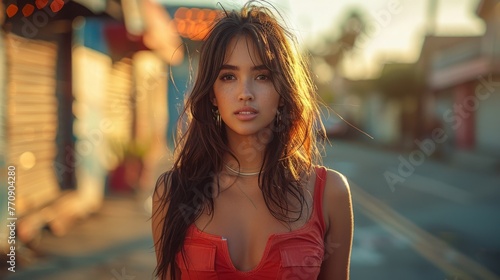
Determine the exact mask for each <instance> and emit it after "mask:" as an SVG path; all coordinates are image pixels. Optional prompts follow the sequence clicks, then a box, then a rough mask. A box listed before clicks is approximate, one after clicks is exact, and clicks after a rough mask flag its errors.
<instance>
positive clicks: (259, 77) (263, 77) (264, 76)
mask: <svg viewBox="0 0 500 280" xmlns="http://www.w3.org/2000/svg"><path fill="white" fill-rule="evenodd" d="M255 79H256V80H261V81H267V80H270V79H271V75H269V74H259V75H257V77H256V78H255Z"/></svg>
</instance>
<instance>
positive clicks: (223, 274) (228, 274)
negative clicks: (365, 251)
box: [176, 167, 326, 280]
mask: <svg viewBox="0 0 500 280" xmlns="http://www.w3.org/2000/svg"><path fill="white" fill-rule="evenodd" d="M325 179H326V169H325V168H324V167H323V168H316V182H315V185H314V200H313V211H312V214H311V217H310V218H309V220H308V221H307V223H306V224H305V225H303V226H302V227H301V228H299V229H297V230H293V231H290V232H285V233H275V234H271V235H270V236H269V238H268V240H267V244H266V248H265V250H264V254H263V256H262V259H261V260H260V262H259V264H258V265H257V266H256V267H255V268H254V269H252V270H250V271H239V270H238V269H236V268H235V267H234V265H233V263H232V261H231V258H230V257H229V250H228V247H227V243H226V240H225V239H223V238H222V237H221V236H219V235H214V234H209V233H206V232H203V231H201V230H199V229H198V228H197V227H196V225H195V224H194V223H193V224H192V225H191V226H190V227H189V228H188V231H187V234H186V239H185V241H184V250H185V257H186V263H185V262H184V261H183V260H182V255H181V253H178V254H177V260H176V261H177V264H178V265H179V268H180V270H181V272H182V276H181V279H182V280H195V279H196V280H198V279H199V280H239V279H242V280H243V279H259V280H276V279H301V280H309V279H311V280H312V279H317V278H318V275H319V271H320V267H321V262H322V261H323V255H324V241H323V237H324V235H325V222H324V219H323V210H322V201H323V200H322V198H323V190H324V187H325V181H326V180H325Z"/></svg>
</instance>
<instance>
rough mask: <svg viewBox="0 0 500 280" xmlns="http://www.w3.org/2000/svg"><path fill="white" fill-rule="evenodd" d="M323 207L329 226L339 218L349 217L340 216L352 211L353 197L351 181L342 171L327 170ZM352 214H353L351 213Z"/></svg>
mask: <svg viewBox="0 0 500 280" xmlns="http://www.w3.org/2000/svg"><path fill="white" fill-rule="evenodd" d="M323 209H324V212H323V213H324V214H325V217H324V218H325V222H326V225H327V228H329V226H330V224H331V223H335V222H336V221H338V220H344V219H346V218H347V219H349V217H340V216H342V215H344V216H345V215H346V213H351V212H352V199H351V191H350V188H349V182H348V180H347V178H346V177H345V176H344V175H343V174H342V173H340V172H338V171H336V170H332V169H327V170H326V182H325V190H324V193H323ZM351 215H352V214H351Z"/></svg>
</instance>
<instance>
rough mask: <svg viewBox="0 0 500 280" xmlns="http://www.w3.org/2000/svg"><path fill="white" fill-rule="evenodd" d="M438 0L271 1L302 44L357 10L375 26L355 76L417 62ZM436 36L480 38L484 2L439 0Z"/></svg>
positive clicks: (227, 2) (205, 0)
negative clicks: (478, 13) (433, 3)
mask: <svg viewBox="0 0 500 280" xmlns="http://www.w3.org/2000/svg"><path fill="white" fill-rule="evenodd" d="M156 1H159V2H161V3H163V4H165V5H168V4H169V3H170V4H179V3H184V4H188V3H192V4H200V3H201V4H203V5H208V6H210V5H212V6H215V5H216V4H217V3H218V2H221V3H222V4H224V6H225V7H234V6H235V5H237V4H238V3H239V4H242V3H244V2H245V1H244V0H156ZM430 1H437V0H419V1H414V0H370V1H366V0H309V1H305V0H269V2H271V3H273V4H274V5H275V6H276V7H278V9H280V10H282V11H283V14H284V16H285V20H286V21H287V23H288V24H289V26H290V27H292V29H293V30H295V33H296V35H297V36H298V39H299V42H300V43H301V44H303V45H304V46H307V47H309V48H314V47H315V46H317V43H318V42H319V41H320V40H321V39H322V38H325V37H326V36H332V34H333V36H335V34H338V32H339V26H340V24H341V23H342V21H343V20H344V18H345V16H346V14H347V13H348V12H349V11H350V10H351V9H353V8H355V9H357V10H358V11H360V12H361V14H362V15H363V16H364V18H365V21H366V22H367V24H368V26H369V27H370V28H369V29H368V31H365V33H364V34H362V35H363V40H362V41H360V42H358V45H357V46H356V47H355V50H354V52H352V53H351V54H349V55H348V56H347V57H346V58H345V60H344V67H343V68H342V71H343V75H344V76H347V77H348V78H351V79H370V78H376V77H377V75H378V74H379V72H380V70H381V67H382V66H383V64H384V63H386V62H403V63H406V62H414V61H416V60H417V59H418V57H419V55H420V48H421V44H422V40H423V38H424V37H423V36H424V35H425V30H426V22H427V16H428V13H427V11H428V3H429V2H430ZM437 3H438V5H437V12H436V28H435V34H436V35H442V36H445V35H454V36H474V35H480V34H482V33H483V32H484V28H485V27H484V23H483V22H482V21H481V20H480V19H478V18H477V16H476V14H475V10H476V7H477V5H478V3H479V0H439V1H438V2H437Z"/></svg>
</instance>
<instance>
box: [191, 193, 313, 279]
mask: <svg viewBox="0 0 500 280" xmlns="http://www.w3.org/2000/svg"><path fill="white" fill-rule="evenodd" d="M231 188H232V189H230V190H224V191H223V192H221V193H220V194H219V195H218V196H216V197H215V198H214V212H213V215H209V214H208V213H203V214H202V215H201V216H200V217H199V218H198V220H196V222H195V225H196V227H197V228H198V229H199V230H201V231H203V232H206V233H209V234H212V235H215V236H220V238H221V239H222V240H223V242H224V243H225V246H226V248H227V251H228V255H229V258H230V260H231V262H232V264H233V265H234V267H235V268H236V269H237V270H240V271H249V270H252V269H254V268H255V267H257V266H258V265H259V264H260V263H261V261H262V259H263V257H264V255H265V253H266V250H267V249H268V247H269V245H270V244H269V242H270V237H271V236H273V235H276V234H283V233H287V232H291V231H294V230H297V229H300V228H301V227H303V226H304V225H305V224H306V223H307V221H308V220H309V218H310V216H311V213H312V207H313V200H312V196H311V193H310V192H309V190H307V191H305V192H304V198H305V201H304V202H303V204H302V205H300V203H297V204H296V205H294V208H293V209H292V210H293V212H290V215H289V216H290V218H293V219H294V221H292V222H284V221H281V220H279V219H277V218H276V217H274V216H273V214H272V213H271V211H270V209H269V208H268V206H267V205H266V202H265V199H264V195H263V194H262V191H261V190H260V189H258V188H245V186H244V185H243V186H242V185H233V186H231ZM300 210H302V211H301V212H302V214H301V215H300V217H299V215H298V213H299V212H300ZM295 219H296V220H295Z"/></svg>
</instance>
